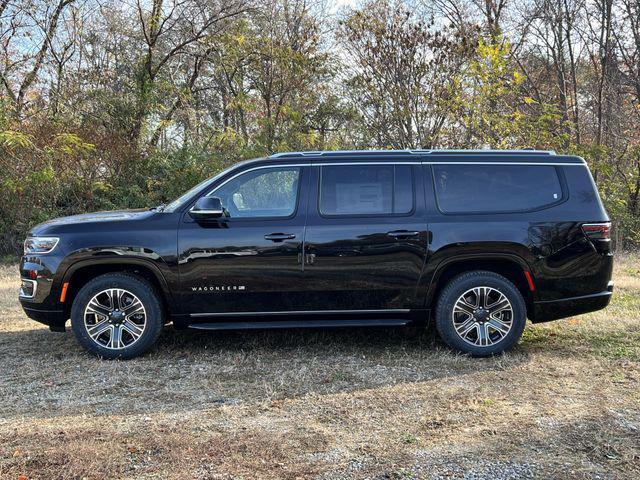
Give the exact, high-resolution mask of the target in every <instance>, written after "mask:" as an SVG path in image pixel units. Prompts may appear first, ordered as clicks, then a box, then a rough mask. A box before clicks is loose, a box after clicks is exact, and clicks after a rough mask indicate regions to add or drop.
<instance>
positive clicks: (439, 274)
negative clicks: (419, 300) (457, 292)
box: [426, 254, 535, 318]
mask: <svg viewBox="0 0 640 480" xmlns="http://www.w3.org/2000/svg"><path fill="white" fill-rule="evenodd" d="M476 270H485V271H489V272H494V273H497V274H499V275H502V276H503V277H505V278H506V279H508V280H509V281H510V282H512V283H513V284H514V285H515V286H516V288H517V289H518V291H519V292H520V294H521V295H522V298H524V301H525V304H526V306H527V317H529V318H533V313H534V308H533V302H534V300H535V298H534V296H535V292H534V291H532V289H531V288H530V285H529V281H528V279H527V276H526V275H527V273H529V274H530V272H531V269H530V268H529V265H528V264H527V262H526V261H525V260H524V259H523V258H521V257H519V256H517V255H513V254H492V255H485V254H478V255H456V256H455V257H452V258H449V259H447V260H443V261H442V262H440V263H439V264H438V266H437V267H436V269H435V271H434V273H433V276H432V278H431V282H430V284H429V288H428V290H427V298H426V305H427V308H429V309H431V310H433V308H435V303H436V302H437V300H438V297H439V296H440V292H441V291H442V290H443V289H444V287H445V286H446V285H447V284H448V283H449V282H450V281H451V280H452V279H453V278H455V277H457V276H458V275H460V274H462V273H466V272H472V271H476ZM525 272H527V273H525Z"/></svg>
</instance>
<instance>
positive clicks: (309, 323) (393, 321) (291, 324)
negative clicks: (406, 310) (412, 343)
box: [189, 318, 411, 330]
mask: <svg viewBox="0 0 640 480" xmlns="http://www.w3.org/2000/svg"><path fill="white" fill-rule="evenodd" d="M410 321H411V320H407V319H404V318H383V319H380V318H376V319H371V320H367V319H358V320H304V321H292V320H289V321H287V320H282V321H266V322H215V323H193V324H191V325H189V328H194V329H196V330H256V329H262V328H264V329H272V328H324V327H401V326H403V325H407V324H408V323H410Z"/></svg>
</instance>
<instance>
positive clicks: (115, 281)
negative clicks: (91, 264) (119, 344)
mask: <svg viewBox="0 0 640 480" xmlns="http://www.w3.org/2000/svg"><path fill="white" fill-rule="evenodd" d="M108 288H122V289H125V290H128V291H130V292H131V293H133V294H134V295H135V296H137V297H138V299H139V300H140V301H141V302H142V304H143V305H144V308H145V311H146V314H147V319H146V321H147V324H146V326H145V329H144V332H143V333H142V336H141V338H140V339H139V340H138V341H136V342H135V343H134V344H133V345H131V346H128V347H125V348H123V349H121V350H112V349H109V348H106V347H103V346H101V345H99V344H98V343H96V342H94V341H93V340H92V339H91V337H90V336H89V333H88V332H87V329H86V328H85V325H84V310H85V308H86V306H87V304H88V302H89V301H90V300H91V299H92V298H93V296H94V295H96V294H97V293H98V292H101V291H102V290H106V289H108ZM163 325H164V312H163V309H162V305H161V304H160V301H159V299H158V295H157V293H156V292H155V290H154V288H153V287H152V286H151V285H150V284H149V283H148V282H147V281H146V280H143V279H141V278H139V277H136V276H133V275H128V274H106V275H102V276H100V277H96V278H94V279H93V280H91V281H90V282H89V283H87V284H86V285H85V286H84V287H82V288H81V289H80V291H79V292H78V294H77V295H76V297H75V299H74V301H73V305H72V307H71V328H72V330H73V333H74V335H75V336H76V339H77V340H78V343H80V345H82V346H83V347H84V348H85V349H87V350H88V351H89V352H90V353H92V354H94V355H96V356H98V357H101V358H105V359H111V358H122V359H127V358H132V357H135V356H138V355H140V354H142V353H144V352H145V351H147V350H148V349H149V348H150V347H151V346H152V345H153V344H154V343H155V341H156V340H157V338H158V336H159V335H160V332H161V331H162V327H163Z"/></svg>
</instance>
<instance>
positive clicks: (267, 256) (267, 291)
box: [178, 166, 309, 317]
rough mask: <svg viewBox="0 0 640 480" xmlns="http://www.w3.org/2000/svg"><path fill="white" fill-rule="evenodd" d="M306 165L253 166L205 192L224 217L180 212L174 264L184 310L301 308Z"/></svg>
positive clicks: (201, 314)
mask: <svg viewBox="0 0 640 480" xmlns="http://www.w3.org/2000/svg"><path fill="white" fill-rule="evenodd" d="M308 170H309V167H301V166H268V167H256V168H253V169H250V170H247V171H245V172H243V173H241V174H239V175H236V176H234V177H231V178H230V179H228V180H227V181H225V182H224V183H223V184H221V185H219V186H218V187H216V188H214V190H213V191H212V192H210V193H209V194H208V195H209V196H213V197H218V198H220V200H221V203H222V206H223V208H224V216H223V217H222V218H217V219H207V220H196V219H194V218H192V217H191V216H190V215H189V214H188V213H186V214H185V216H184V218H183V221H182V223H181V226H180V230H179V234H178V255H179V258H178V262H179V272H180V282H181V291H182V298H183V302H184V303H183V305H184V311H185V313H188V314H191V315H192V316H194V317H206V316H208V314H220V313H232V314H233V313H238V312H240V313H242V312H274V311H276V312H277V311H288V310H301V309H303V306H302V305H300V303H299V302H300V295H299V291H300V289H301V286H302V284H303V283H302V281H303V272H302V264H301V257H302V243H303V237H304V227H305V213H306V188H303V186H304V185H306V184H307V183H308V175H309V172H308Z"/></svg>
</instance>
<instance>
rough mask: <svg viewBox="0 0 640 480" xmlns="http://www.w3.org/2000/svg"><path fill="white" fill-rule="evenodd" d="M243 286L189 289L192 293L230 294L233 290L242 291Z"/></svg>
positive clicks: (208, 286)
mask: <svg viewBox="0 0 640 480" xmlns="http://www.w3.org/2000/svg"><path fill="white" fill-rule="evenodd" d="M245 288H246V287H245V286H244V285H205V286H202V285H201V286H195V287H191V291H192V292H230V291H233V290H236V291H237V290H244V289H245Z"/></svg>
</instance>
